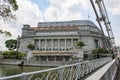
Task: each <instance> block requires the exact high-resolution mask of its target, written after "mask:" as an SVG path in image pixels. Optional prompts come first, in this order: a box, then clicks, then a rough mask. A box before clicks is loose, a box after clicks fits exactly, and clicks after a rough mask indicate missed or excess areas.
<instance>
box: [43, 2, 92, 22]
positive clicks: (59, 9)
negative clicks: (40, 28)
mask: <svg viewBox="0 0 120 80" xmlns="http://www.w3.org/2000/svg"><path fill="white" fill-rule="evenodd" d="M50 4H51V5H50V6H49V7H48V8H47V9H46V10H45V15H44V16H45V19H46V21H56V20H57V21H66V20H74V19H78V20H80V19H82V18H83V17H82V11H83V10H88V9H89V6H90V4H89V2H88V1H87V0H84V1H83V0H50Z"/></svg>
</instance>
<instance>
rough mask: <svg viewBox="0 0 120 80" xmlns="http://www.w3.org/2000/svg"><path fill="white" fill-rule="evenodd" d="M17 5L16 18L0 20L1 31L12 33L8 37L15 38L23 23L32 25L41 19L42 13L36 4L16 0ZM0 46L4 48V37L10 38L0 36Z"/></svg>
mask: <svg viewBox="0 0 120 80" xmlns="http://www.w3.org/2000/svg"><path fill="white" fill-rule="evenodd" d="M17 4H18V6H19V9H18V11H17V12H16V13H15V14H16V20H15V21H14V22H6V21H5V22H4V21H2V20H0V29H1V30H3V31H9V32H10V33H11V34H12V37H10V38H17V36H18V35H21V31H22V30H21V28H22V27H23V24H29V25H30V26H32V27H36V26H37V22H39V21H43V19H42V18H43V17H42V13H41V11H40V10H39V7H38V5H37V4H35V3H33V2H31V1H30V0H17ZM0 38H1V41H0V44H1V45H0V46H2V47H3V49H5V46H4V42H5V40H6V39H10V38H8V37H5V36H0Z"/></svg>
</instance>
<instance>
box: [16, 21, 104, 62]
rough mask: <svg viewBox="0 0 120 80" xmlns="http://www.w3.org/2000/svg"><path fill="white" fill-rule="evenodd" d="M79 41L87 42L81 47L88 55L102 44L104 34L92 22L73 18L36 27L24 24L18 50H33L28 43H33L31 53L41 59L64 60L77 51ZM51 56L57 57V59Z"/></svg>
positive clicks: (42, 23)
mask: <svg viewBox="0 0 120 80" xmlns="http://www.w3.org/2000/svg"><path fill="white" fill-rule="evenodd" d="M78 41H82V42H83V43H84V44H85V46H84V47H83V48H82V50H83V51H84V53H85V54H89V53H91V51H92V50H93V49H95V48H98V47H102V45H103V41H102V33H101V31H100V30H99V28H98V27H97V26H96V25H95V24H94V23H93V22H91V21H89V20H73V21H61V22H39V23H38V25H37V27H31V26H30V25H24V26H23V28H22V35H21V37H20V38H19V48H18V50H19V51H21V52H25V53H28V52H29V51H30V50H29V49H28V48H27V45H29V44H33V45H35V49H34V50H33V51H32V54H34V56H36V58H37V59H38V60H48V59H49V60H62V59H63V58H65V60H69V59H70V58H71V57H72V55H73V54H74V50H75V49H76V48H78V46H77V42H78ZM46 57H47V58H46ZM49 57H50V58H49ZM51 57H55V59H54V58H51ZM57 57H58V58H57ZM59 57H61V58H59Z"/></svg>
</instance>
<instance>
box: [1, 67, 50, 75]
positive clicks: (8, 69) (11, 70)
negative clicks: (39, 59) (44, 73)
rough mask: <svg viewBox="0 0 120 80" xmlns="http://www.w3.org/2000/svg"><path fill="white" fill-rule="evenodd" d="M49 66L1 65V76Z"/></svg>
mask: <svg viewBox="0 0 120 80" xmlns="http://www.w3.org/2000/svg"><path fill="white" fill-rule="evenodd" d="M47 68H48V67H28V66H23V67H22V66H13V65H0V77H4V76H11V75H15V74H20V73H23V72H32V71H38V70H43V69H47Z"/></svg>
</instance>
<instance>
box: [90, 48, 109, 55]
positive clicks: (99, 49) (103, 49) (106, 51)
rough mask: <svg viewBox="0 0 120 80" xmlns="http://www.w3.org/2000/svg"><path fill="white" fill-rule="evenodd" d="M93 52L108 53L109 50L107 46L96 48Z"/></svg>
mask: <svg viewBox="0 0 120 80" xmlns="http://www.w3.org/2000/svg"><path fill="white" fill-rule="evenodd" d="M92 53H93V54H108V50H107V49H105V48H98V49H94V50H92Z"/></svg>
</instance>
